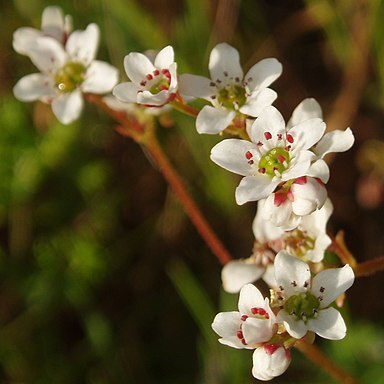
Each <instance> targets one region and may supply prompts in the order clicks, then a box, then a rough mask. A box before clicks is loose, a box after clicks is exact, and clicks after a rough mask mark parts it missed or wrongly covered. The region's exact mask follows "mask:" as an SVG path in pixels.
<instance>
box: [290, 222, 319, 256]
mask: <svg viewBox="0 0 384 384" xmlns="http://www.w3.org/2000/svg"><path fill="white" fill-rule="evenodd" d="M284 248H285V249H286V250H287V251H288V252H290V253H291V254H293V255H294V256H296V257H299V258H301V259H302V258H304V257H305V255H306V254H307V252H308V251H311V250H312V249H314V248H315V239H313V238H312V237H310V236H308V235H307V232H306V231H302V230H300V229H298V228H297V229H295V230H293V231H291V232H289V235H287V236H286V237H285V239H284Z"/></svg>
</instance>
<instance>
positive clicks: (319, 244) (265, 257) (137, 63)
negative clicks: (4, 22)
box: [13, 7, 354, 380]
mask: <svg viewBox="0 0 384 384" xmlns="http://www.w3.org/2000/svg"><path fill="white" fill-rule="evenodd" d="M98 37H99V29H98V27H97V26H96V25H95V24H90V25H88V27H87V28H86V29H85V30H83V31H74V32H72V27H71V22H70V18H69V17H64V15H63V13H62V11H61V10H60V9H59V8H58V7H48V8H46V9H45V11H44V13H43V21H42V27H41V31H40V30H36V29H33V28H20V29H18V30H17V31H16V32H15V34H14V40H13V46H14V49H15V50H16V51H17V52H19V53H21V54H23V55H26V56H28V57H29V58H30V59H31V60H32V62H33V63H34V64H35V65H36V66H37V68H38V69H39V70H40V73H35V74H31V75H27V76H25V77H23V78H22V79H21V80H20V81H19V82H18V83H17V84H16V85H15V87H14V94H15V96H16V97H17V98H19V99H20V100H23V101H33V100H41V101H43V102H46V103H49V104H51V105H52V110H53V112H54V114H55V115H56V116H57V118H58V119H59V120H60V121H61V122H62V123H64V124H67V123H70V122H72V121H74V120H75V119H76V118H78V117H79V115H80V112H81V109H82V105H83V94H84V93H97V94H103V93H109V92H112V94H110V95H108V96H106V97H105V98H104V99H103V100H104V103H105V104H106V105H108V108H110V109H113V110H116V111H117V110H118V111H124V112H125V113H127V114H129V113H130V112H131V111H132V108H135V107H133V105H135V106H137V105H139V106H141V108H142V110H143V111H144V112H146V113H150V114H152V115H156V114H158V113H161V112H162V111H163V110H164V109H166V108H170V107H172V106H175V107H178V108H177V109H179V110H180V109H181V110H182V109H183V108H182V107H185V105H186V104H187V102H188V101H189V100H194V99H201V100H202V101H203V102H205V106H204V107H203V108H202V109H201V110H199V111H198V113H196V115H197V117H196V129H197V132H198V133H206V134H218V133H220V135H231V137H230V138H225V139H224V140H222V141H220V142H219V143H218V144H216V145H215V146H214V147H213V148H212V150H211V155H210V158H211V160H212V161H213V162H215V163H216V164H217V165H219V166H221V167H222V168H224V169H226V170H229V171H231V172H233V173H236V174H238V175H241V176H242V177H243V178H242V179H241V181H240V183H239V185H238V187H237V188H236V192H235V200H236V202H237V203H238V204H244V203H246V202H252V201H257V214H256V217H255V220H254V222H253V226H252V227H253V232H254V235H255V243H254V248H253V252H252V255H251V256H250V257H249V258H244V259H241V260H233V261H231V262H229V263H227V264H226V265H225V266H224V268H223V270H222V282H223V287H224V289H225V290H226V291H228V292H230V293H237V292H240V298H239V304H238V311H233V312H223V313H219V314H218V315H217V316H216V317H215V319H214V321H213V324H212V328H213V330H214V331H215V332H216V333H217V334H218V335H219V336H220V339H219V341H220V343H222V344H225V345H228V346H230V347H233V348H237V349H242V348H244V349H254V353H253V369H252V374H253V376H254V377H256V378H257V379H260V380H270V379H272V378H274V377H276V376H278V375H280V374H282V373H283V372H284V371H285V370H286V369H287V368H288V366H289V364H290V361H291V355H290V348H292V346H293V345H294V344H295V343H296V342H297V340H300V339H301V338H303V337H304V336H306V334H307V333H308V332H311V333H313V334H317V335H318V336H321V337H323V338H326V339H331V340H339V339H341V338H343V337H344V336H345V334H346V325H345V323H344V320H343V318H342V316H341V314H340V312H339V311H338V310H337V309H335V308H334V307H333V306H331V304H332V303H333V302H334V301H335V300H336V299H337V298H338V297H339V296H340V295H341V294H343V293H344V292H345V291H346V290H347V289H348V288H349V287H350V286H351V285H352V283H353V281H354V273H353V270H352V268H351V267H350V266H349V265H345V266H344V267H341V268H327V263H326V261H325V260H324V255H325V252H326V250H327V248H328V247H329V246H330V244H331V239H330V237H329V236H328V235H327V232H326V225H327V221H328V220H329V218H330V216H331V214H332V211H333V206H332V203H331V201H330V199H329V197H328V194H327V189H326V184H327V182H328V180H329V177H330V172H329V168H328V165H327V163H326V162H325V161H324V157H325V155H327V154H328V153H330V152H344V151H346V150H348V149H349V148H350V147H351V146H352V145H353V142H354V136H353V134H352V131H351V130H350V128H347V129H345V130H335V131H332V132H328V133H326V124H325V122H324V121H323V115H322V110H321V107H320V105H319V104H318V102H317V101H316V100H314V99H312V98H308V99H305V100H303V101H302V102H301V103H300V104H299V105H298V106H297V107H296V109H295V110H294V111H293V113H292V117H291V118H290V119H289V120H288V122H287V123H286V122H285V121H284V118H283V116H282V114H281V113H280V112H279V111H278V110H277V109H276V108H275V107H274V106H272V103H273V102H274V101H275V99H276V98H277V93H276V92H275V91H274V90H272V89H271V88H269V87H270V85H271V84H272V83H273V82H274V81H275V80H276V79H277V78H278V77H279V76H280V75H281V73H282V64H281V63H280V62H279V61H278V60H277V59H275V58H265V59H263V60H261V61H260V62H258V63H256V64H255V65H254V66H252V67H251V68H250V69H249V71H248V72H247V73H246V74H245V75H244V72H243V69H242V67H241V65H240V58H239V53H238V51H237V50H236V49H235V48H234V47H232V46H230V45H228V44H226V43H220V44H218V45H216V46H215V47H214V48H213V49H212V51H211V54H210V58H209V65H208V67H209V73H210V78H208V77H204V76H198V75H194V74H181V75H179V74H178V73H177V63H176V62H175V57H174V51H173V48H172V47H171V46H166V47H165V48H163V49H161V50H160V51H158V52H154V51H150V52H146V53H145V54H143V53H138V52H131V53H129V54H128V55H127V56H126V57H125V59H124V68H125V72H126V75H127V77H128V79H129V81H124V82H122V83H120V84H117V85H116V83H117V77H118V73H117V70H116V69H115V68H114V67H112V66H111V65H110V64H108V63H105V62H101V61H97V60H95V59H94V58H95V54H96V48H97V44H98ZM259 278H263V280H264V281H265V282H266V283H267V284H268V285H269V287H270V288H271V291H270V292H271V296H270V299H268V298H264V297H263V295H262V294H261V292H260V291H259V290H258V289H257V288H256V286H254V285H252V284H250V283H252V282H254V281H256V280H258V279H259Z"/></svg>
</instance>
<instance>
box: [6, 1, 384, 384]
mask: <svg viewBox="0 0 384 384" xmlns="http://www.w3.org/2000/svg"><path fill="white" fill-rule="evenodd" d="M361 3H363V5H362V6H363V7H364V8H365V9H366V11H367V15H368V16H367V20H368V21H369V23H368V24H366V25H365V27H366V28H367V29H369V31H370V36H369V44H370V45H369V49H368V50H369V65H368V67H367V73H365V74H364V75H366V76H367V83H366V87H365V88H364V90H363V92H362V94H361V105H360V106H357V109H358V112H357V114H356V116H354V120H353V121H352V122H351V126H352V128H353V129H354V132H355V135H356V139H357V148H358V147H359V145H360V144H361V143H362V142H363V141H364V140H367V139H369V138H372V137H374V138H376V139H383V129H382V125H383V122H384V119H383V114H382V108H383V106H384V97H383V89H384V60H383V58H384V44H383V42H384V30H383V26H382V20H383V19H384V7H383V3H382V2H380V1H378V0H377V1H366V2H361ZM50 4H52V3H50V2H49V1H46V0H29V1H28V2H26V1H23V0H14V1H8V2H6V1H3V2H2V4H1V6H2V11H1V22H2V35H1V38H0V49H1V52H2V55H1V58H0V76H1V80H2V82H1V84H0V98H1V103H0V156H1V161H0V175H1V177H0V236H1V242H0V382H1V383H9V384H10V383H38V384H40V383H41V384H45V383H46V384H48V383H55V384H56V383H59V384H60V383H63V384H64V383H65V384H68V383H71V384H75V383H89V384H103V383H111V384H114V383H116V384H117V383H167V384H172V383H175V384H183V383H186V384H188V383H207V384H215V383H217V384H223V383H224V384H225V383H228V384H238V383H247V382H253V381H254V380H253V379H252V377H251V374H250V372H251V364H252V361H251V352H250V351H237V350H232V349H230V348H227V347H225V346H222V345H220V344H219V343H217V337H216V335H215V334H214V333H213V332H212V331H211V330H210V323H211V321H212V319H213V316H214V314H215V313H217V312H218V311H219V310H235V308H236V303H237V297H236V296H233V295H228V294H224V293H223V292H221V289H220V266H219V265H218V263H217V261H216V260H215V259H214V257H213V256H212V254H211V253H210V252H209V250H208V249H207V247H206V246H205V244H204V243H203V242H202V240H201V239H200V238H199V236H198V235H197V233H196V231H195V229H194V228H193V227H192V226H191V224H190V223H189V221H188V219H187V218H186V217H185V215H184V213H183V210H182V207H181V206H180V204H179V203H178V201H177V200H176V198H175V197H174V195H173V194H172V193H171V192H170V191H169V190H168V187H167V185H166V184H165V182H164V181H163V179H162V177H161V175H160V174H159V173H158V172H157V170H156V167H153V166H152V164H151V159H149V158H147V157H146V154H145V153H143V151H142V150H141V148H140V147H139V146H138V145H136V144H135V143H133V142H131V141H130V140H128V139H126V138H123V137H121V136H119V135H118V134H117V133H116V132H115V131H114V127H115V125H114V124H115V123H114V122H112V121H111V120H110V119H109V118H108V117H106V116H105V115H104V114H103V113H102V112H101V111H96V109H95V107H93V106H87V107H86V108H85V110H84V112H83V115H82V118H81V119H80V120H79V121H78V122H76V123H74V124H71V125H69V126H62V125H61V124H59V123H58V122H57V121H56V120H55V118H54V116H53V115H52V113H51V111H50V109H49V107H48V106H46V105H42V104H41V103H35V104H23V103H21V102H19V101H17V100H16V99H15V98H14V97H13V95H12V86H13V85H14V84H15V82H16V81H17V80H18V79H19V78H20V77H21V76H23V75H25V74H28V73H32V72H33V71H34V68H33V65H32V64H31V63H30V62H29V60H28V59H27V58H26V57H23V56H20V55H18V54H16V53H15V52H14V51H13V50H12V44H11V42H12V33H13V32H14V31H15V30H16V29H17V28H18V27H21V26H33V27H36V28H39V27H40V18H41V12H42V10H43V9H44V7H45V6H47V5H50ZM59 5H60V6H61V7H62V8H63V9H64V11H65V13H66V14H71V15H72V16H73V22H74V28H75V29H79V28H84V27H85V26H86V25H87V24H88V23H90V22H96V23H97V24H99V25H100V27H101V32H102V33H101V46H100V50H99V55H98V57H99V58H100V59H102V60H107V61H110V62H112V63H113V64H114V65H115V66H117V67H118V68H119V69H120V70H121V79H125V74H124V72H123V64H122V63H123V57H124V56H125V55H126V54H127V53H129V52H130V51H144V50H147V49H159V48H161V47H163V46H165V45H167V44H171V45H172V46H174V48H175V53H176V60H177V62H178V68H179V70H180V73H184V72H194V73H197V74H201V75H206V74H207V73H208V71H207V60H208V56H209V52H210V49H211V48H212V47H213V46H214V45H215V44H216V43H217V42H219V41H221V40H222V39H225V40H227V41H228V42H230V43H233V44H234V45H235V46H236V47H237V48H238V49H239V51H240V53H241V57H242V62H243V63H244V65H245V67H249V66H250V65H252V64H253V63H254V62H255V61H257V60H259V59H261V58H263V57H265V56H272V55H273V56H277V57H278V58H279V59H280V60H281V61H282V62H283V65H284V68H285V73H284V75H283V76H282V78H281V82H280V80H279V81H278V82H276V85H275V84H274V88H275V89H276V90H277V91H278V92H279V93H280V94H281V96H280V98H279V100H277V105H278V106H279V107H280V108H281V109H282V111H283V113H284V114H285V116H287V117H288V116H289V114H290V113H291V111H292V109H293V108H294V106H295V105H296V104H297V103H298V102H299V101H301V99H302V98H304V97H308V96H314V97H317V98H318V99H319V101H320V103H321V104H322V105H325V115H326V116H327V113H329V112H330V110H331V108H330V107H329V106H330V105H331V104H332V102H333V100H334V99H335V98H336V96H337V94H338V91H339V89H340V88H341V87H342V86H343V73H344V71H345V70H346V68H348V67H349V66H350V65H351V62H350V61H349V57H350V56H349V54H350V52H351V49H353V44H354V36H353V34H352V21H353V19H354V15H355V13H356V12H357V9H358V6H359V5H361V4H360V2H350V1H347V0H343V1H341V0H340V1H330V0H329V1H328V0H308V1H299V0H295V1H293V0H290V1H283V0H281V1H278V0H273V1H266V0H265V1H262V0H258V1H253V0H243V1H240V0H238V1H225V0H218V1H209V0H185V1H177V0H173V1H172V0H164V1H157V0H152V1H151V0H142V1H134V0H124V1H123V0H108V1H107V0H85V1H81V2H79V1H73V0H65V1H60V2H59ZM302 13H304V20H306V21H308V20H309V21H310V23H308V25H309V27H305V25H306V24H305V23H302V24H300V23H293V22H292V20H293V21H295V20H296V19H295V17H296V16H297V15H299V14H300V15H301V14H302ZM313 20H316V22H314V21H313ZM287 26H288V27H289V28H288V29H287ZM287 30H288V33H287V32H286V31H287ZM328 107H329V108H328ZM167 119H168V120H169V121H170V122H171V123H170V124H169V126H168V127H167V128H164V127H160V126H159V129H158V136H159V138H160V140H161V143H162V145H163V146H164V148H165V151H166V152H167V153H168V154H169V156H170V158H171V160H172V162H173V163H174V164H175V166H176V168H177V169H178V170H179V171H180V173H181V174H182V175H183V177H184V178H185V180H186V181H187V183H188V185H189V188H190V191H191V193H192V194H193V195H194V197H195V198H196V200H197V201H198V203H199V204H200V206H201V207H202V209H203V211H204V212H205V213H206V214H207V217H208V219H209V220H210V221H211V223H212V225H213V227H214V228H215V229H217V232H218V234H219V236H220V237H221V238H222V239H224V242H225V244H226V246H227V247H228V248H229V249H230V250H231V252H232V253H233V255H234V256H235V257H247V256H248V255H249V252H250V250H251V248H252V243H253V238H252V236H253V235H252V233H251V222H252V219H253V215H254V211H255V206H254V205H252V204H248V205H246V206H241V207H239V206H236V205H235V203H234V197H233V191H234V188H235V186H236V183H237V180H238V178H237V177H236V176H234V175H232V174H229V172H226V171H225V170H222V169H219V168H218V167H217V166H216V165H214V164H213V163H212V162H210V161H209V152H210V148H211V147H212V146H213V145H214V143H215V142H217V141H218V140H219V139H220V138H217V137H211V136H209V137H207V136H199V135H198V134H197V133H196V131H195V128H194V121H193V120H192V119H191V118H189V117H185V116H182V115H180V114H178V113H172V114H171V115H170V116H168V117H167ZM341 128H342V127H341ZM354 155H355V152H354V151H351V153H350V154H343V155H341V156H340V157H338V158H337V159H336V160H335V161H334V163H333V167H334V168H333V170H332V171H331V172H334V174H333V176H332V179H331V182H330V184H329V193H330V195H331V198H332V199H333V200H334V202H335V214H334V219H333V221H332V226H333V228H334V229H335V230H338V229H340V228H344V229H345V230H346V231H347V240H348V238H349V240H350V242H351V243H350V245H351V249H352V250H353V252H354V253H355V254H356V256H357V258H358V259H360V260H364V259H366V258H369V257H374V256H378V255H379V254H380V252H383V247H384V245H383V237H382V229H383V226H382V224H383V223H382V217H383V206H382V205H381V206H379V207H376V211H375V212H376V213H373V212H372V211H369V210H366V209H364V208H363V207H361V206H359V204H358V202H357V201H356V199H355V192H354V191H355V189H356V186H357V185H358V181H359V174H358V172H357V170H356V167H355V165H354ZM381 283H382V276H379V275H378V276H374V277H372V278H370V279H369V282H368V283H366V280H365V281H364V280H361V281H360V282H359V281H357V282H356V284H355V287H354V288H352V289H351V293H350V296H351V297H350V301H351V306H350V308H349V309H348V311H346V312H349V315H350V316H349V321H348V324H350V325H349V332H348V336H347V338H346V339H345V340H343V341H340V342H322V343H320V346H321V348H322V349H323V350H325V351H326V352H327V353H329V355H330V356H331V357H332V359H334V360H335V361H337V362H338V363H340V365H341V366H343V367H344V368H345V369H346V370H348V371H350V372H351V373H352V374H353V375H355V376H356V377H358V378H360V379H361V382H363V383H372V382H375V383H384V379H383V374H382V367H383V364H384V361H383V355H382V353H381V352H380V351H381V348H382V347H383V340H384V339H383V324H382V318H383V315H384V309H383V305H382V302H381V301H380V300H377V298H376V297H375V294H376V292H377V291H378V289H380V287H381V286H382V285H380V284H381ZM275 382H277V383H309V382H310V383H325V382H327V383H330V382H332V381H331V380H330V379H329V377H327V376H326V375H325V374H324V373H323V372H322V371H321V370H320V369H319V368H318V367H315V366H313V364H312V363H311V362H309V361H308V360H306V359H305V357H303V356H301V355H300V354H299V353H294V359H293V363H292V366H291V367H290V369H289V370H288V372H287V373H286V374H285V375H284V376H282V377H280V378H278V379H276V380H275Z"/></svg>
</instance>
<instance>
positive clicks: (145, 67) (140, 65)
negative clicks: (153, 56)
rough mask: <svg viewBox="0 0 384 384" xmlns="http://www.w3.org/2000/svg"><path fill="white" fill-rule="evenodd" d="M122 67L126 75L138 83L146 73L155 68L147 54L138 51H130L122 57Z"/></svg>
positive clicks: (150, 72) (151, 71)
mask: <svg viewBox="0 0 384 384" xmlns="http://www.w3.org/2000/svg"><path fill="white" fill-rule="evenodd" d="M124 68H125V72H126V73H127V75H128V77H129V78H130V79H131V80H132V81H133V82H134V83H138V84H139V83H140V82H141V81H142V80H144V79H145V77H146V76H147V75H148V74H152V73H153V71H154V70H156V68H155V67H154V65H153V64H152V62H151V61H150V60H149V59H148V57H147V56H145V55H143V54H142V53H139V52H131V53H130V54H129V55H127V56H125V58H124Z"/></svg>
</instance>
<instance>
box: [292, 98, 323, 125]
mask: <svg viewBox="0 0 384 384" xmlns="http://www.w3.org/2000/svg"><path fill="white" fill-rule="evenodd" d="M315 117H318V118H320V119H323V111H322V110H321V107H320V104H319V103H318V102H317V101H316V100H315V99H312V98H308V99H304V100H303V101H302V102H301V103H300V104H299V105H298V106H297V107H296V108H295V110H294V111H293V113H292V117H291V118H290V119H289V121H288V124H287V128H288V129H289V128H292V127H294V126H295V125H298V124H300V123H301V122H303V121H305V120H309V119H313V118H315Z"/></svg>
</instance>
